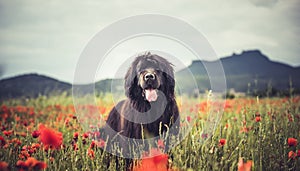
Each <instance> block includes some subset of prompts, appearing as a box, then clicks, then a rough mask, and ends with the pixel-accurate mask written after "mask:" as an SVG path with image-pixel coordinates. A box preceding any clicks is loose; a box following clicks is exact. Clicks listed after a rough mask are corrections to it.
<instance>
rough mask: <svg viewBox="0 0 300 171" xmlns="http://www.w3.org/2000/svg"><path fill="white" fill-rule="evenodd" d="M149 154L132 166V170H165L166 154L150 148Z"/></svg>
mask: <svg viewBox="0 0 300 171" xmlns="http://www.w3.org/2000/svg"><path fill="white" fill-rule="evenodd" d="M150 154H151V156H152V157H151V156H149V155H145V157H144V158H143V159H142V160H141V162H140V163H139V165H137V166H134V167H133V171H167V170H168V155H167V154H163V153H161V152H160V151H159V150H158V149H151V153H150Z"/></svg>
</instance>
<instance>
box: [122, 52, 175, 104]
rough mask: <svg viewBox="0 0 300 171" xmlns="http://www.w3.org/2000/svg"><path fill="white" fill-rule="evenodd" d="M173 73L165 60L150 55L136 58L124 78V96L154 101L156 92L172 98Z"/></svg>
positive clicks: (156, 96) (169, 64)
mask: <svg viewBox="0 0 300 171" xmlns="http://www.w3.org/2000/svg"><path fill="white" fill-rule="evenodd" d="M174 87H175V80H174V71H173V68H172V64H171V63H170V62H168V61H167V60H166V59H164V58H162V57H160V56H158V55H155V54H151V53H147V54H145V55H141V56H138V57H137V58H136V59H135V60H134V61H133V63H132V64H131V67H130V68H129V69H128V71H127V73H126V76H125V93H126V96H127V97H128V98H130V99H133V100H141V99H143V100H146V101H148V102H153V101H156V100H157V98H158V92H157V91H158V90H159V91H161V92H163V93H164V95H165V96H166V98H167V99H168V98H174Z"/></svg>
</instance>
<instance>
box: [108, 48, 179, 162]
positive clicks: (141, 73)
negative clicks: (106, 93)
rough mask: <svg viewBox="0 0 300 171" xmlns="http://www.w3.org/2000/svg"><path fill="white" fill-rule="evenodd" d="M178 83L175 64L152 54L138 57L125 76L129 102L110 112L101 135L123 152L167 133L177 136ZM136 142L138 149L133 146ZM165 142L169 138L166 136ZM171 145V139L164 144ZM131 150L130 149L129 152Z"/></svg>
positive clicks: (127, 100)
mask: <svg viewBox="0 0 300 171" xmlns="http://www.w3.org/2000/svg"><path fill="white" fill-rule="evenodd" d="M174 88H175V80H174V71H173V68H172V64H171V63H170V62H168V61H167V60H166V59H164V58H162V57H160V56H158V55H155V54H151V53H147V54H144V55H141V56H138V57H137V58H136V59H135V60H134V61H133V63H132V64H131V67H130V68H129V70H128V71H127V73H126V76H125V93H126V96H127V99H126V100H123V101H121V102H119V103H118V104H117V105H116V106H115V107H114V108H113V109H112V110H111V111H110V113H109V116H108V119H107V121H106V125H105V127H104V128H103V130H104V132H103V133H102V134H104V135H106V136H108V138H107V139H108V140H109V141H108V145H109V146H110V147H108V148H107V149H108V150H111V149H112V146H113V145H112V144H115V143H117V146H119V147H121V148H123V149H122V150H119V151H122V152H121V153H123V156H125V157H126V154H124V153H132V152H133V151H134V150H138V149H137V148H136V147H138V146H140V142H143V143H144V141H143V140H144V139H147V138H151V137H159V136H162V135H165V134H166V132H168V134H167V135H168V136H169V137H170V135H175V136H177V135H178V132H179V122H180V121H179V120H180V119H179V111H178V107H177V104H176V100H175V93H174ZM131 140H136V141H135V142H134V144H135V145H136V146H135V147H130V146H131V145H132V144H133V143H132V141H131ZM165 140H166V137H165ZM165 143H166V145H167V146H168V143H169V140H167V141H165ZM129 149H131V150H129Z"/></svg>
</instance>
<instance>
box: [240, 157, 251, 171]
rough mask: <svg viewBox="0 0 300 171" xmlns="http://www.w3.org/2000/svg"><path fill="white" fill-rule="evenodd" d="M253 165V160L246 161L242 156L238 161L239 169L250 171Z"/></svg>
mask: <svg viewBox="0 0 300 171" xmlns="http://www.w3.org/2000/svg"><path fill="white" fill-rule="evenodd" d="M251 166H252V161H251V160H249V161H247V162H246V163H244V161H243V159H242V158H240V160H239V163H238V171H250V170H251Z"/></svg>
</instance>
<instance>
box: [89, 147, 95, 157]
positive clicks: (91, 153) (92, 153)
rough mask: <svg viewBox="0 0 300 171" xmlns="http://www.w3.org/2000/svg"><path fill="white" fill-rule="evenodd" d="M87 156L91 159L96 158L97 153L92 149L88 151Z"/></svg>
mask: <svg viewBox="0 0 300 171" xmlns="http://www.w3.org/2000/svg"><path fill="white" fill-rule="evenodd" d="M87 154H88V156H89V157H90V158H91V159H93V158H95V152H94V150H92V149H90V148H89V149H88V151H87Z"/></svg>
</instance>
